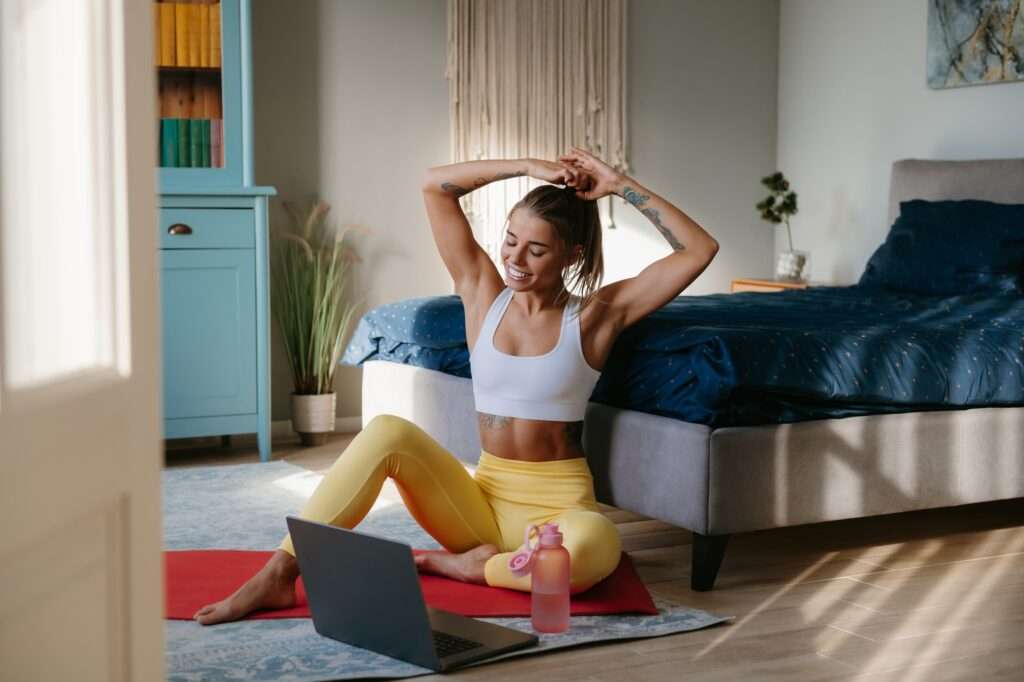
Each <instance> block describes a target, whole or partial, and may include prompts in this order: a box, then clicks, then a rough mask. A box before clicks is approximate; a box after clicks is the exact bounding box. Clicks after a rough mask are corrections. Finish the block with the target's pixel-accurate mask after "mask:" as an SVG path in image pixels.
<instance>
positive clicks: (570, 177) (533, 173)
mask: <svg viewBox="0 0 1024 682" xmlns="http://www.w3.org/2000/svg"><path fill="white" fill-rule="evenodd" d="M526 168H527V170H526V174H527V175H529V176H530V177H531V178H537V179H538V180H543V181H544V182H550V183H552V184H555V185H565V186H567V187H572V188H575V189H577V190H580V189H584V190H585V189H589V187H590V183H591V180H590V178H589V177H587V175H586V174H585V173H584V172H583V171H582V170H580V169H579V168H575V167H573V166H572V165H570V164H568V163H555V162H554V161H545V160H543V159H529V160H527V162H526Z"/></svg>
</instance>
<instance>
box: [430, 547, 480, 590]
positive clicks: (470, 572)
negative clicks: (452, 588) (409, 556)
mask: <svg viewBox="0 0 1024 682" xmlns="http://www.w3.org/2000/svg"><path fill="white" fill-rule="evenodd" d="M497 553H498V548H497V547H495V546H494V545H480V546H479V547H474V548H473V549H471V550H469V551H468V552H463V553H462V554H451V553H449V552H443V551H431V552H427V553H425V554H417V555H416V556H415V557H414V558H415V559H416V568H417V569H418V570H419V571H420V572H422V573H436V574H437V575H443V576H445V577H447V578H454V579H455V580H461V581H462V582H464V583H477V584H479V585H486V584H487V583H486V581H485V580H484V565H486V564H487V560H488V559H490V558H491V557H492V556H494V555H495V554H497Z"/></svg>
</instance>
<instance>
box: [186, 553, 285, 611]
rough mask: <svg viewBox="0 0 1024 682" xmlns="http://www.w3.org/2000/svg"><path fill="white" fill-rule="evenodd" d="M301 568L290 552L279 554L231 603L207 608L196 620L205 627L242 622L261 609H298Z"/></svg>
mask: <svg viewBox="0 0 1024 682" xmlns="http://www.w3.org/2000/svg"><path fill="white" fill-rule="evenodd" d="M298 576H299V564H298V562H297V561H296V560H295V557H293V556H292V555H291V554H289V553H288V552H285V551H283V550H280V549H279V550H277V551H276V552H274V555H273V556H272V557H270V560H269V561H267V563H266V564H264V566H263V568H261V569H260V571H259V573H257V574H256V575H254V576H253V577H251V578H249V580H248V581H246V583H245V584H244V585H242V586H241V587H239V588H238V589H237V590H235V593H234V594H232V595H231V596H230V597H228V598H227V599H223V600H221V601H219V602H215V603H213V604H207V605H206V606H204V607H203V608H201V609H199V610H198V611H196V613H195V615H194V616H192V618H193V619H194V620H197V621H199V623H201V624H202V625H213V624H214V623H225V622H227V621H232V620H238V619H239V618H243V617H245V616H246V615H248V614H249V613H251V612H253V611H255V610H257V609H285V608H288V607H290V606H295V579H296V578H297V577H298Z"/></svg>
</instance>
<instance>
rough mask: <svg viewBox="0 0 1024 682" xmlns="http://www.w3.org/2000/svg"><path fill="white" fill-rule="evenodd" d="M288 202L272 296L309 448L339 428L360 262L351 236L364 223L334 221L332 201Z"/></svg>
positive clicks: (296, 413)
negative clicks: (342, 367)
mask: <svg viewBox="0 0 1024 682" xmlns="http://www.w3.org/2000/svg"><path fill="white" fill-rule="evenodd" d="M282 205H283V206H284V209H285V211H286V212H287V214H288V221H287V223H288V224H287V227H286V228H285V229H278V228H274V229H271V231H270V235H271V237H272V238H274V243H275V245H276V249H275V250H274V252H273V254H272V270H271V274H272V279H271V301H272V304H273V312H274V318H275V319H276V320H277V324H278V328H279V329H280V331H281V338H282V339H283V341H284V348H285V354H286V355H287V357H288V364H289V366H290V367H291V371H292V378H293V379H294V386H295V390H294V392H293V393H292V396H291V408H292V428H293V429H294V430H295V431H296V432H297V433H298V434H299V438H300V439H301V441H302V443H303V445H319V444H321V443H324V442H325V441H326V440H327V434H328V433H330V432H331V431H333V430H334V415H335V406H336V404H337V398H336V395H335V393H334V390H333V382H334V370H335V368H336V367H337V366H338V359H339V358H340V356H341V352H342V350H343V349H344V347H345V338H346V336H347V332H348V327H349V323H350V322H351V320H352V316H353V314H354V312H355V310H356V308H357V306H356V305H354V304H352V303H349V302H347V301H346V297H345V290H346V287H347V286H348V279H349V275H350V273H351V269H352V267H353V265H354V264H355V263H358V262H361V259H360V258H359V256H358V254H357V253H356V251H355V249H353V248H352V246H351V244H349V243H348V241H347V240H346V237H347V236H348V235H349V234H350V233H351V232H352V231H353V230H354V229H357V228H359V227H360V226H357V225H344V226H342V228H341V229H340V230H339V229H335V228H334V227H332V226H331V225H329V224H328V222H327V213H328V212H329V211H330V205H329V204H328V203H327V202H325V201H314V202H312V203H311V204H310V205H309V206H308V207H307V208H306V209H305V210H304V211H302V212H301V213H300V211H299V210H298V209H297V208H296V207H295V206H294V205H293V204H291V203H290V202H282Z"/></svg>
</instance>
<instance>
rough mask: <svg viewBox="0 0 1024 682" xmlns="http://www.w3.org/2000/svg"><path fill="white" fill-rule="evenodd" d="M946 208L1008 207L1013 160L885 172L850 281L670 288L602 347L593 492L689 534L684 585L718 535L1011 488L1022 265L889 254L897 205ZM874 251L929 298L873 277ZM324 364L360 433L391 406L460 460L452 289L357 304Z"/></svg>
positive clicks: (1021, 179)
mask: <svg viewBox="0 0 1024 682" xmlns="http://www.w3.org/2000/svg"><path fill="white" fill-rule="evenodd" d="M964 199H976V200H984V201H988V202H1001V203H1003V204H1024V159H995V160H979V161H929V160H917V159H905V160H900V161H896V162H895V163H894V164H893V167H892V178H891V184H890V201H889V206H890V207H889V222H890V224H891V225H893V228H892V229H891V230H890V234H889V237H887V240H886V242H885V244H883V245H882V247H880V249H879V251H878V252H876V254H875V255H874V256H872V259H871V261H869V263H868V265H867V266H866V270H865V275H864V276H862V279H861V282H859V283H858V285H855V286H848V287H812V288H810V289H807V290H803V291H789V292H779V293H770V294H763V293H741V294H713V295H709V296H683V297H680V298H678V299H677V300H676V301H674V302H672V303H670V304H669V305H667V306H665V307H664V308H663V309H661V310H659V311H656V312H655V313H652V315H650V316H648V317H647V318H645V319H644V320H641V321H640V322H638V323H637V324H636V325H634V326H633V327H631V328H630V329H628V330H626V331H625V332H624V333H623V335H622V336H621V337H620V339H619V340H618V341H617V342H616V347H615V349H614V350H613V353H612V355H611V357H610V358H609V362H608V364H607V365H606V367H605V369H604V372H603V374H602V378H601V381H600V382H599V383H598V385H597V387H596V388H595V390H594V393H593V395H592V396H591V402H590V403H589V404H588V408H587V413H586V417H585V423H584V434H583V444H584V449H585V451H586V453H587V457H588V460H589V462H590V465H591V469H592V470H593V472H594V479H595V487H596V492H597V496H598V499H599V500H600V501H601V502H604V503H606V504H610V505H614V506H616V507H619V508H622V509H626V510H629V511H632V512H635V513H638V514H642V515H644V516H648V517H651V518H654V519H658V520H661V521H664V522H667V523H670V524H673V525H676V526H680V527H683V528H687V529H689V530H690V531H692V532H693V538H694V540H693V551H692V572H691V587H692V588H693V589H695V590H709V589H711V588H712V587H713V585H714V582H715V578H716V576H717V573H718V570H719V567H720V565H721V562H722V558H723V556H724V552H725V548H726V545H727V541H728V538H729V536H730V535H731V534H734V533H742V532H747V531H754V530H763V529H769V528H777V527H783V526H792V525H798V524H806V523H816V522H823V521H832V520H839V519H849V518H857V517H862V516H870V515H876V514H888V513H894V512H904V511H911V510H918V509H928V508H935V507H947V506H954V505H961V504H968V503H973V502H982V501H990V500H998V499H1008V498H1014V497H1024V448H1022V446H1021V443H1022V442H1024V440H1022V439H1024V296H1022V295H1021V294H1020V290H1019V288H1018V286H1019V279H1020V277H1021V276H1024V271H1022V269H1021V263H1019V262H1016V261H1007V262H1002V261H1001V259H1002V258H1003V256H1002V255H1001V254H1003V253H1004V252H1005V253H1011V252H1016V251H1024V250H1021V249H1016V246H1015V244H1014V243H1012V242H1010V241H1008V242H1006V243H1007V244H1010V245H1011V246H1014V248H1010V249H1003V248H999V249H997V250H996V251H993V252H992V253H982V251H981V250H980V247H979V253H978V254H966V253H959V252H956V251H950V253H947V254H942V255H941V259H942V263H945V262H946V260H949V261H950V262H952V261H954V260H956V259H957V258H968V257H970V258H974V259H975V260H976V261H981V260H984V261H985V262H984V263H981V265H982V267H969V268H966V269H965V268H962V267H960V268H958V269H956V271H955V273H954V271H953V270H950V271H949V272H946V271H942V272H940V270H942V268H935V267H933V264H930V263H925V264H924V265H921V264H920V263H918V265H917V267H919V268H920V269H921V270H922V272H919V273H915V272H914V268H915V265H914V262H913V261H912V259H907V260H900V259H902V258H904V257H905V255H906V254H905V253H904V252H903V251H901V249H906V248H907V246H908V243H907V239H906V237H907V235H909V234H911V233H910V232H905V233H901V232H900V231H899V229H898V228H899V226H900V224H901V221H903V222H904V223H905V222H906V220H905V219H909V216H910V212H911V209H914V210H915V211H932V212H934V211H935V210H938V209H943V210H945V208H947V207H948V206H947V203H946V202H942V200H964ZM929 202H940V203H929ZM1017 225H1020V229H1019V232H1014V230H1015V229H1016V227H1017ZM1005 227H1006V228H1007V230H1008V231H1007V236H1006V237H1005V238H1006V239H1010V240H1017V241H1020V240H1021V239H1024V224H1020V223H1013V224H1009V225H1007V226H1005ZM930 229H931V228H930ZM917 234H918V235H920V231H919V232H918V233H917ZM926 234H927V235H928V237H929V239H930V240H931V241H933V242H935V243H939V244H941V243H949V244H954V246H953V247H952V248H953V249H955V250H956V249H958V250H959V251H960V252H965V251H966V250H965V249H963V248H960V247H959V244H960V242H957V235H944V234H941V232H940V230H939V228H935V231H933V232H930V233H926ZM1018 234H1021V236H1020V237H1018V236H1017V235H1018ZM901 238H903V241H901ZM918 238H920V237H918ZM943 240H945V241H943ZM911 246H912V244H911ZM997 246H998V244H997ZM918 248H919V247H918ZM886 259H888V260H889V261H891V262H890V263H889V264H888V268H889V269H888V273H889V275H888V276H889V277H895V278H897V279H899V278H900V277H905V278H907V281H908V282H910V284H913V283H914V282H912V281H911V280H912V279H913V278H916V279H917V280H922V279H923V280H929V278H930V280H929V281H927V282H926V286H927V287H937V288H938V289H937V291H938V294H936V293H935V292H933V291H925V292H919V291H913V290H912V289H913V286H910V284H908V285H907V286H904V284H903V283H902V282H896V283H895V284H893V286H898V287H899V289H898V290H895V291H894V290H892V289H889V288H881V287H878V286H872V283H874V284H877V281H874V282H873V281H872V276H876V277H875V280H877V279H878V277H877V276H881V275H880V274H879V273H882V272H883V270H882V268H883V267H884V266H886ZM996 261H1000V262H999V263H998V267H995V266H992V263H995V262H996ZM893 262H895V263H897V264H898V265H899V267H897V268H894V267H892V265H893ZM1003 283H1006V284H1005V286H1003ZM886 284H887V286H888V285H889V284H892V282H887V283H886ZM1000 287H1002V290H1000ZM908 288H909V289H911V291H906V290H905V289H908ZM944 288H945V289H944ZM342 362H343V363H344V364H350V365H361V366H362V367H363V368H364V373H363V385H362V398H363V412H362V420H363V424H364V425H365V424H366V423H368V422H369V420H370V419H372V418H373V417H374V416H376V415H378V414H397V415H400V416H403V417H406V418H407V419H410V420H412V421H414V422H415V423H417V424H419V425H420V426H421V427H423V428H424V429H425V430H426V431H427V432H429V433H430V434H431V435H432V436H434V437H435V438H436V439H437V440H438V441H439V442H441V443H442V444H443V445H444V446H445V447H447V448H448V449H449V450H451V451H452V452H454V453H455V454H456V455H457V456H458V457H459V458H460V459H463V460H464V461H466V462H468V463H471V464H473V463H475V462H476V458H477V456H478V455H479V451H480V443H479V436H478V431H477V424H476V417H475V408H474V402H473V393H472V384H471V380H470V378H469V371H468V349H467V348H466V345H465V326H464V318H463V317H462V316H461V303H460V302H459V301H458V299H457V297H454V296H447V297H444V296H442V297H430V298H426V299H409V300H406V301H402V302H398V303H396V304H391V305H389V306H382V307H380V308H378V309H375V310H374V311H371V312H370V313H367V315H366V316H364V317H363V319H362V320H360V324H359V327H358V328H357V330H356V332H355V334H354V336H353V338H352V340H351V341H350V343H349V346H348V348H347V349H346V352H345V354H344V356H343V358H342Z"/></svg>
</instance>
